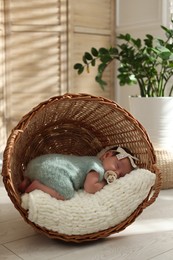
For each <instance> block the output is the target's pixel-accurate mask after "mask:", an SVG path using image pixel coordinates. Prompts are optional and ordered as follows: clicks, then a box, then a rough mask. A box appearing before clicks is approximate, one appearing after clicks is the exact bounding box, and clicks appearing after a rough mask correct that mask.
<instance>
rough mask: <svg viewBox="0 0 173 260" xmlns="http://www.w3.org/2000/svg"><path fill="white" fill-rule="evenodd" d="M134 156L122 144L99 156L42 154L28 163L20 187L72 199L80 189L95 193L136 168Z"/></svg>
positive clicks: (106, 150)
mask: <svg viewBox="0 0 173 260" xmlns="http://www.w3.org/2000/svg"><path fill="white" fill-rule="evenodd" d="M135 160H138V159H137V158H136V157H134V156H133V155H132V154H131V153H130V151H129V150H128V149H126V148H121V147H111V148H106V149H103V150H102V151H101V152H100V153H99V154H98V155H97V156H76V155H63V154H45V155H41V156H39V157H36V158H34V159H33V160H31V161H30V162H29V163H28V165H27V168H26V171H25V174H24V175H25V177H24V180H23V181H22V183H21V184H20V186H19V190H20V191H21V192H22V193H25V192H26V193H29V192H31V191H33V190H36V189H38V190H41V191H43V192H46V193H48V194H49V195H50V196H52V197H54V198H56V199H58V200H68V199H71V198H72V197H73V196H74V193H75V191H77V190H79V189H84V190H85V191H86V192H88V193H91V194H94V193H96V192H97V191H100V190H101V189H102V188H103V187H104V186H105V185H106V184H107V183H112V182H113V181H115V180H116V179H118V178H120V177H123V176H125V175H126V174H128V173H130V172H131V171H132V170H133V169H135V168H137V165H136V164H135V162H134V161H135Z"/></svg>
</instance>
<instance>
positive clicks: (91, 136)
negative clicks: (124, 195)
mask: <svg viewBox="0 0 173 260" xmlns="http://www.w3.org/2000/svg"><path fill="white" fill-rule="evenodd" d="M109 145H117V146H125V147H127V148H129V149H130V150H131V152H132V153H133V154H134V155H135V156H137V157H138V158H139V162H138V166H139V167H140V168H145V169H148V170H150V171H152V172H154V173H155V174H156V181H155V185H154V186H153V188H152V190H151V192H150V193H149V194H148V197H147V198H146V199H145V200H144V201H143V203H142V204H140V206H139V207H138V208H137V209H136V210H135V212H133V214H131V215H130V216H129V217H128V218H127V219H126V220H125V221H123V222H121V223H119V224H118V225H116V226H115V227H111V228H109V229H107V230H103V231H100V232H96V233H92V234H87V235H72V236H70V235H64V234H59V233H57V232H53V231H50V230H47V229H45V228H42V227H40V226H38V225H36V224H34V223H33V222H31V221H29V220H28V217H27V211H26V210H24V209H23V208H22V207H21V194H20V192H19V191H18V186H19V184H20V182H21V181H22V180H23V173H24V169H25V166H26V165H27V164H28V162H29V161H30V160H31V159H33V158H35V157H36V156H39V155H41V154H47V153H64V154H69V153H72V154H76V155H96V154H97V153H98V152H99V151H100V150H101V149H102V148H104V147H106V146H109ZM155 163H156V158H155V153H154V149H153V146H152V144H151V142H150V140H149V138H148V135H147V133H146V131H145V129H144V128H143V127H142V125H141V124H140V123H139V122H138V121H137V120H136V119H135V118H134V117H133V116H132V115H131V114H129V113H128V112H127V111H126V110H125V109H123V108H122V107H120V106H119V105H118V104H117V103H115V102H113V101H111V100H108V99H105V98H102V97H95V96H90V95H86V94H80V95H77V94H76V95H75V94H65V95H63V96H55V97H53V98H50V99H49V100H47V101H45V102H43V103H41V104H39V105H38V106H37V107H35V108H34V109H33V110H31V111H30V112H29V113H28V114H26V115H25V116H24V117H23V118H22V119H21V120H20V122H19V123H18V124H17V126H16V127H15V128H14V129H13V130H12V132H11V135H10V136H9V138H8V140H7V145H6V148H5V151H4V157H3V170H2V175H3V181H4V184H5V187H6V190H7V192H8V195H9V197H10V198H11V200H12V202H13V204H14V206H15V207H16V208H17V210H18V211H19V212H20V214H21V215H22V216H23V218H24V220H25V221H26V222H28V223H29V224H30V225H31V226H32V227H34V228H35V229H36V230H37V231H39V232H41V233H43V234H45V235H47V236H49V237H50V238H55V239H61V240H64V241H73V242H82V241H90V240H96V239H99V238H102V237H107V236H109V235H111V234H113V233H116V232H120V231H121V230H123V229H125V228H126V227H127V226H128V225H130V224H131V223H132V222H133V221H134V220H135V219H136V217H137V216H138V215H139V214H140V213H141V212H142V211H143V209H145V208H146V207H147V206H149V205H150V204H152V203H153V202H154V201H155V199H156V198H157V196H158V193H159V191H160V187H161V176H160V172H159V170H158V169H157V167H156V166H155Z"/></svg>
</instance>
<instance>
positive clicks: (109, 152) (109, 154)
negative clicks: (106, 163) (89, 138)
mask: <svg viewBox="0 0 173 260" xmlns="http://www.w3.org/2000/svg"><path fill="white" fill-rule="evenodd" d="M110 156H113V151H111V150H110V151H107V152H106V153H105V154H104V158H107V157H110Z"/></svg>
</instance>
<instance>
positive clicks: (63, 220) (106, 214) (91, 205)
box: [22, 169, 155, 235]
mask: <svg viewBox="0 0 173 260" xmlns="http://www.w3.org/2000/svg"><path fill="white" fill-rule="evenodd" d="M154 183H155V174H153V173H152V172H150V171H148V170H145V169H137V170H133V171H132V172H131V173H130V174H127V175H126V176H124V177H123V178H120V179H118V180H117V181H116V182H115V183H112V184H109V185H106V186H105V187H104V188H103V189H102V190H101V191H99V192H97V193H96V194H88V193H86V192H85V191H83V190H79V191H77V192H76V193H75V196H74V197H73V198H72V199H70V200H67V201H59V200H56V199H54V198H52V197H51V196H50V195H48V194H46V193H44V192H42V191H39V190H35V191H33V192H31V193H29V194H24V195H23V196H22V207H23V208H24V209H26V210H28V219H29V220H30V221H32V222H34V223H35V224H37V225H39V226H41V227H45V228H47V229H48V230H53V231H55V232H59V233H61V234H67V235H83V234H89V233H93V232H98V231H101V230H105V229H107V228H110V227H114V226H115V225H117V224H119V223H121V222H122V221H123V220H125V219H126V218H127V217H128V216H130V215H131V214H132V213H133V212H134V211H135V209H136V208H137V207H138V206H139V205H140V204H141V203H142V202H143V200H144V199H145V198H146V197H147V195H148V194H149V191H150V189H151V187H152V186H153V185H154Z"/></svg>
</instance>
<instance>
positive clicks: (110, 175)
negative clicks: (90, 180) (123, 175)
mask: <svg viewBox="0 0 173 260" xmlns="http://www.w3.org/2000/svg"><path fill="white" fill-rule="evenodd" d="M104 178H105V180H106V181H107V183H108V184H111V183H113V182H115V181H116V179H117V178H118V176H117V174H116V172H114V171H111V170H109V171H106V172H105V174H104Z"/></svg>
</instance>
